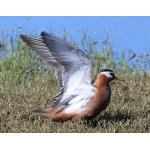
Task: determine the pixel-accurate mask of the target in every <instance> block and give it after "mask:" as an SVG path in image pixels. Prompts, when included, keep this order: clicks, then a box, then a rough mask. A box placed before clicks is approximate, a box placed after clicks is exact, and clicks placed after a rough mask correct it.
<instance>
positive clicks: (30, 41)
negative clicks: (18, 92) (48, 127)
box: [20, 32, 123, 121]
mask: <svg viewBox="0 0 150 150" xmlns="http://www.w3.org/2000/svg"><path fill="white" fill-rule="evenodd" d="M20 36H21V39H22V40H23V41H24V42H25V43H26V44H27V45H28V46H29V47H30V48H31V49H32V50H33V51H35V53H36V54H37V55H39V56H40V58H41V59H42V60H43V61H44V62H46V63H47V64H50V65H51V66H53V67H54V68H55V72H56V78H57V81H58V84H59V86H60V88H61V92H60V93H59V94H58V95H57V96H56V97H55V98H54V99H55V102H54V104H53V105H52V106H51V107H50V108H48V109H43V110H35V111H34V112H35V113H36V114H38V115H40V116H43V117H46V118H50V119H51V120H52V121H63V120H75V119H92V118H94V117H95V116H97V115H98V114H99V113H100V112H102V111H103V110H104V109H105V108H106V107H107V106H108V104H109V102H110V99H111V88H110V85H109V83H110V81H112V80H114V79H117V80H121V81H122V80H123V79H121V78H118V77H116V76H115V75H114V72H113V71H112V70H110V69H103V70H101V71H100V72H99V74H98V76H97V78H96V80H95V81H94V82H93V83H92V82H91V72H92V68H93V63H92V61H91V60H90V58H89V57H88V56H87V55H86V54H85V53H84V52H83V51H81V50H80V49H78V48H77V47H74V46H72V45H70V44H68V43H67V42H65V41H64V40H62V39H60V38H58V37H56V36H54V35H52V34H49V33H46V32H42V33H41V37H42V38H40V39H39V38H36V37H33V36H27V35H20Z"/></svg>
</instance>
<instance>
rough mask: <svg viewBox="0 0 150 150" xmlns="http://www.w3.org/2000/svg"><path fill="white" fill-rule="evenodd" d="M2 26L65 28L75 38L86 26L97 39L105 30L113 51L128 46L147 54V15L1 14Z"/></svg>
mask: <svg viewBox="0 0 150 150" xmlns="http://www.w3.org/2000/svg"><path fill="white" fill-rule="evenodd" d="M3 28H4V29H5V30H7V33H8V34H9V33H10V34H11V33H12V30H16V28H18V30H19V31H20V32H21V33H22V34H24V33H28V34H30V33H34V32H35V30H36V29H37V34H38V35H40V32H41V31H48V32H49V31H50V30H51V29H52V30H53V32H54V33H55V34H56V35H60V36H61V35H62V32H63V30H64V28H65V29H66V31H67V32H68V33H69V34H71V35H72V36H73V38H74V40H75V41H77V42H79V40H81V37H82V33H81V31H82V30H83V29H84V30H85V29H88V33H89V34H90V36H91V37H92V38H93V39H96V40H98V41H100V42H102V41H104V40H105V39H106V31H107V32H108V34H109V42H110V43H112V44H113V45H114V50H115V52H119V53H120V52H122V51H123V50H128V49H130V50H132V51H134V52H135V53H138V54H140V53H145V52H147V53H149V54H150V17H28V16H27V17H0V33H1V31H2V29H3Z"/></svg>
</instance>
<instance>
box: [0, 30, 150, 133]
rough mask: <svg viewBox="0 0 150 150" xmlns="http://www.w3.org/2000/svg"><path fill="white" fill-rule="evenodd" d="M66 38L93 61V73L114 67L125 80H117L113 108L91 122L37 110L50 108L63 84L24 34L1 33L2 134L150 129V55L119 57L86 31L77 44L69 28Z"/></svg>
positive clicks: (107, 45) (0, 92)
mask: <svg viewBox="0 0 150 150" xmlns="http://www.w3.org/2000/svg"><path fill="white" fill-rule="evenodd" d="M62 37H63V38H64V39H66V40H69V41H70V42H71V43H72V44H73V45H78V46H79V48H81V49H83V50H84V51H85V52H86V53H87V55H88V56H90V57H91V58H92V59H93V62H94V64H95V67H94V69H93V77H94V76H95V75H96V74H97V73H98V72H99V71H100V70H101V69H104V68H110V69H112V70H114V72H115V74H116V75H117V76H121V77H123V78H124V79H125V82H116V81H114V82H112V83H111V87H112V100H111V103H110V105H109V106H108V108H107V109H106V110H105V111H104V112H102V113H101V114H100V115H99V116H97V117H96V118H95V119H94V120H92V121H90V122H89V123H85V122H82V121H81V122H80V121H75V122H70V121H68V122H65V123H63V124H61V123H54V122H52V121H50V120H47V119H43V118H40V117H38V116H34V115H33V114H32V113H31V111H32V110H34V109H39V108H41V109H42V108H47V107H49V106H50V105H51V104H52V102H53V97H54V96H55V95H56V94H57V92H59V87H58V85H57V81H56V79H55V76H54V71H53V69H52V68H51V67H50V66H48V65H45V64H43V62H42V61H41V60H40V59H39V58H38V57H37V55H35V54H34V53H33V52H32V51H31V50H30V49H29V47H28V46H26V45H25V43H23V42H22V41H21V39H20V37H19V33H17V34H16V35H14V34H12V36H11V37H10V38H9V37H7V36H6V35H5V32H4V31H3V32H1V37H0V44H1V47H0V54H1V55H0V110H1V111H0V112H1V115H0V124H1V126H0V131H1V132H150V109H149V108H150V70H149V67H150V57H149V55H148V54H146V53H143V54H140V55H137V54H136V53H134V52H132V51H125V52H126V53H128V56H129V57H126V54H125V52H122V54H121V55H118V54H116V53H115V52H114V48H113V45H112V44H110V43H108V42H106V43H102V42H99V41H97V40H94V39H92V38H91V37H90V36H88V33H87V31H86V32H83V37H82V38H81V43H77V42H76V41H75V40H74V39H73V38H72V37H71V36H70V35H69V34H68V33H66V31H65V30H64V33H62Z"/></svg>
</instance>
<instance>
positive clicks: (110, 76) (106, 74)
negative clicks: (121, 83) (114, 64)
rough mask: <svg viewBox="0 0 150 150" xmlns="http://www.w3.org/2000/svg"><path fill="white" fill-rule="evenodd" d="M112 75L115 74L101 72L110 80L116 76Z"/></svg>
mask: <svg viewBox="0 0 150 150" xmlns="http://www.w3.org/2000/svg"><path fill="white" fill-rule="evenodd" d="M111 73H112V74H114V73H113V72H110V71H106V72H101V73H100V74H104V75H105V76H106V77H108V78H113V77H114V76H112V75H111Z"/></svg>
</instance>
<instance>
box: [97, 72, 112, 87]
mask: <svg viewBox="0 0 150 150" xmlns="http://www.w3.org/2000/svg"><path fill="white" fill-rule="evenodd" d="M110 81H111V79H110V78H108V77H106V76H105V75H104V74H99V75H98V76H97V78H96V80H95V82H94V85H95V86H96V87H97V88H98V89H99V88H101V87H103V86H109V82H110Z"/></svg>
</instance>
